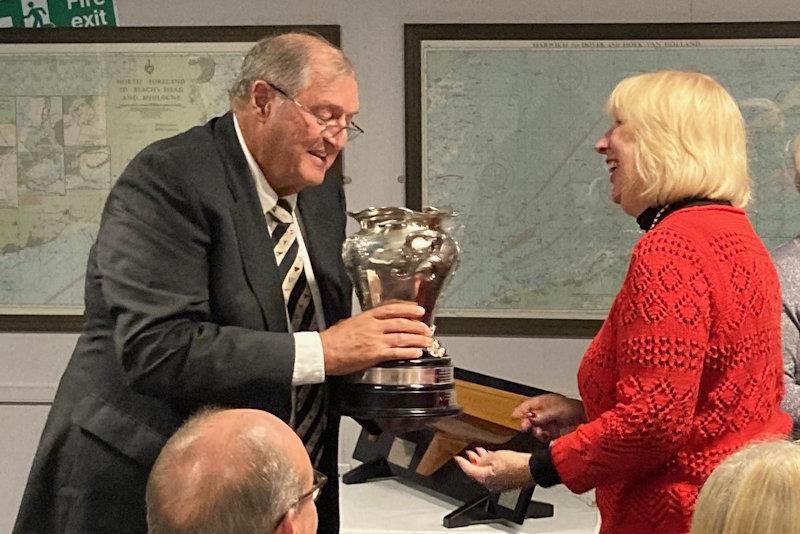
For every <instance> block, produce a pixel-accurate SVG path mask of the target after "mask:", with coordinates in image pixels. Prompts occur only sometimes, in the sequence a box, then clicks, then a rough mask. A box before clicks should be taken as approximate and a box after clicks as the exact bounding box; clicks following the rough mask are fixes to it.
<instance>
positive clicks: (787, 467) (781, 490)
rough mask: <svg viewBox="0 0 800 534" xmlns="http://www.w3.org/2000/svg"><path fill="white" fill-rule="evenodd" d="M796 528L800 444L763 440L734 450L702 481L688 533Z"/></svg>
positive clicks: (799, 523) (781, 532)
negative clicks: (703, 483)
mask: <svg viewBox="0 0 800 534" xmlns="http://www.w3.org/2000/svg"><path fill="white" fill-rule="evenodd" d="M799 530H800V444H799V443H797V442H793V441H783V440H776V441H766V442H762V443H757V444H754V445H750V446H747V447H745V448H744V449H742V450H740V451H738V452H736V453H734V454H732V455H731V456H729V457H728V458H727V459H726V460H725V461H723V462H722V463H721V464H720V465H719V466H717V468H716V469H715V470H714V471H713V472H712V473H711V476H710V477H709V478H708V480H707V481H706V483H705V485H703V489H702V490H701V491H700V497H699V498H698V500H697V507H696V508H695V511H694V518H693V519H692V530H691V534H761V533H763V534H792V533H795V532H798V531H799Z"/></svg>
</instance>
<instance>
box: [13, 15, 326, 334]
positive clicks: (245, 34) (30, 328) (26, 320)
mask: <svg viewBox="0 0 800 534" xmlns="http://www.w3.org/2000/svg"><path fill="white" fill-rule="evenodd" d="M290 31H311V32H314V33H316V34H318V35H321V36H322V37H324V38H326V39H327V40H329V41H330V42H332V43H333V44H335V45H337V46H338V45H339V44H340V34H341V32H340V26H339V25H268V26H174V27H169V26H165V27H113V28H110V27H99V28H81V29H75V28H48V29H45V30H42V29H28V28H7V29H3V30H2V31H0V52H2V51H8V50H16V49H15V47H17V48H18V45H20V44H25V45H26V50H31V54H32V55H33V54H35V53H36V51H37V49H39V48H40V49H41V50H40V52H41V51H45V50H47V49H48V47H52V46H53V45H54V44H61V43H71V44H84V43H86V44H91V45H94V44H103V43H115V44H120V43H121V44H123V45H124V43H131V44H132V45H134V46H135V45H136V44H141V43H155V44H158V45H159V50H160V51H167V52H169V51H170V50H175V51H176V53H177V52H178V51H179V47H180V46H181V45H186V44H200V45H205V44H208V50H209V51H213V50H214V46H215V44H216V45H219V44H220V43H222V44H226V43H229V44H236V43H248V45H249V44H251V43H255V42H256V41H257V40H259V39H261V38H262V37H264V36H266V35H271V34H278V33H286V32H290ZM31 45H33V46H31ZM39 45H40V46H39ZM171 45H173V46H174V48H172V49H171V48H170V46H171ZM246 49H247V47H245V48H244V49H243V51H244V52H246ZM1 75H2V74H0V76H1ZM231 81H232V80H231ZM141 148H144V146H142V147H139V149H141ZM334 166H335V167H336V168H338V170H339V172H341V171H342V162H341V158H339V159H338V160H337V161H336V163H335V164H334ZM116 178H117V176H112V177H111V180H112V183H113V181H115V180H116ZM9 308H10V306H8V307H6V308H5V309H3V307H0V332H79V331H80V330H81V329H82V328H83V324H84V316H83V312H82V309H74V310H72V309H70V310H66V311H59V312H58V313H50V312H49V311H48V309H47V308H43V307H40V306H31V305H24V304H21V305H14V307H13V308H11V309H12V311H11V312H8V311H7V310H8V309H9Z"/></svg>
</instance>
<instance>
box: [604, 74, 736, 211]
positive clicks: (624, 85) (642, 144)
mask: <svg viewBox="0 0 800 534" xmlns="http://www.w3.org/2000/svg"><path fill="white" fill-rule="evenodd" d="M607 110H608V113H609V115H610V116H611V117H612V118H613V119H614V120H615V121H619V122H621V123H623V124H628V125H630V126H631V127H632V129H633V130H634V132H635V135H636V140H637V145H636V146H637V150H636V167H637V171H638V173H639V176H640V177H641V180H642V183H641V184H639V187H637V188H636V189H638V192H639V195H640V197H641V198H642V200H644V201H646V202H647V204H648V205H649V206H659V205H661V206H663V205H665V204H668V203H670V202H674V201H676V200H680V199H683V198H689V197H702V198H712V199H720V200H728V201H730V202H731V203H732V204H733V205H734V206H738V207H744V206H745V205H747V202H748V201H749V200H750V184H749V182H750V180H749V177H748V174H747V150H746V141H745V130H744V119H743V118H742V114H741V112H740V111H739V108H738V106H737V105H736V102H734V100H733V98H732V97H731V95H730V94H728V92H727V91H726V90H725V89H724V88H723V87H722V86H721V85H720V84H719V83H717V82H716V81H715V80H714V79H712V78H711V77H709V76H706V75H705V74H700V73H697V72H680V71H673V70H662V71H657V72H650V73H645V74H639V75H637V76H632V77H630V78H626V79H624V80H622V81H621V82H619V84H618V85H617V87H616V88H615V89H614V91H613V92H612V93H611V96H610V97H609V98H608V104H607Z"/></svg>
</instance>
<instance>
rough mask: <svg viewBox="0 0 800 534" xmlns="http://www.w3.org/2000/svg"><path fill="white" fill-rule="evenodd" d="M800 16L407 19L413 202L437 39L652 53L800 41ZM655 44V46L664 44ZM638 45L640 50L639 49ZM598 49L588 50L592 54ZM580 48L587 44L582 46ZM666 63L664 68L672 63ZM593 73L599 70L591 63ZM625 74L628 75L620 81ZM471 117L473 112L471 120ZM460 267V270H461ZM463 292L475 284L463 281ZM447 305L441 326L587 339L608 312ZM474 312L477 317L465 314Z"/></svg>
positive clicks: (420, 188) (423, 187) (419, 181)
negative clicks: (705, 44)
mask: <svg viewBox="0 0 800 534" xmlns="http://www.w3.org/2000/svg"><path fill="white" fill-rule="evenodd" d="M798 38H800V22H732V23H665V24H660V23H659V24H652V23H632V24H406V25H404V40H405V43H404V50H405V59H404V62H405V65H404V68H405V142H406V146H405V164H406V175H405V193H406V205H407V206H408V207H409V208H411V209H421V208H422V207H423V204H424V203H425V198H426V196H427V184H426V183H424V182H423V174H424V171H423V165H424V163H425V162H423V157H425V155H426V153H427V152H426V148H427V147H424V146H423V143H424V142H425V135H424V132H423V124H424V123H425V119H426V115H425V114H426V112H427V109H426V107H425V105H424V104H425V103H424V101H423V99H424V98H425V91H424V87H423V85H422V84H423V83H424V80H425V75H426V73H425V72H423V64H424V62H423V60H422V59H423V58H422V56H423V48H424V47H425V46H426V44H428V43H434V44H435V42H437V41H464V42H465V48H464V50H469V49H472V48H471V47H470V46H469V44H470V43H475V42H481V41H520V42H525V41H530V42H534V41H597V42H601V41H640V42H642V43H643V45H642V48H641V52H642V53H647V52H648V46H647V42H655V41H664V40H686V41H715V40H736V41H737V42H744V43H745V47H746V46H747V44H746V43H747V41H748V40H752V41H753V43H755V42H756V41H758V40H764V39H798ZM649 50H651V51H653V52H655V51H656V50H657V48H655V47H653V48H650V49H649ZM637 51H639V50H638V49H637ZM591 52H592V50H586V53H587V54H590V53H591ZM578 53H580V50H578ZM669 67H670V65H669V64H664V65H663V66H661V68H669ZM586 75H587V76H591V70H590V69H587V74H586ZM622 77H624V76H621V77H620V79H621V78H622ZM467 119H468V118H467ZM457 275H458V273H456V276H457ZM460 290H469V286H463V287H462V288H460ZM460 312H461V310H459V309H453V310H441V309H440V310H439V311H438V312H437V317H436V324H437V332H440V333H443V334H449V335H468V336H469V335H475V336H520V337H576V338H587V337H592V336H593V335H594V334H596V333H597V331H598V330H599V328H600V326H601V325H602V323H603V319H602V318H559V317H555V318H554V317H552V315H550V314H547V313H542V314H541V316H537V313H538V312H537V310H526V309H517V310H511V311H509V312H507V313H506V312H504V313H503V316H501V317H499V316H498V314H496V313H495V314H492V313H488V312H487V313H486V315H485V316H480V315H479V314H478V315H476V314H475V310H464V312H465V313H463V314H462V313H460ZM465 315H469V316H465Z"/></svg>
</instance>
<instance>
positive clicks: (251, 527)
mask: <svg viewBox="0 0 800 534" xmlns="http://www.w3.org/2000/svg"><path fill="white" fill-rule="evenodd" d="M219 411H221V410H219V409H207V410H204V411H202V412H200V413H198V414H197V415H195V416H193V417H192V418H191V419H190V420H189V421H188V422H187V423H186V424H184V426H182V427H181V428H180V429H179V430H178V432H176V433H175V434H174V435H173V436H172V437H171V438H170V439H169V441H167V444H166V445H165V446H164V449H163V450H162V451H161V454H160V455H159V457H158V460H156V463H155V465H154V466H153V471H152V473H151V475H150V479H149V480H148V483H147V524H148V533H149V534H229V533H231V532H236V533H237V534H264V533H269V532H274V530H275V527H276V526H277V524H278V523H279V522H280V520H281V519H282V518H283V516H284V515H285V514H286V512H288V511H289V509H290V508H291V507H292V505H293V504H294V503H295V501H296V500H297V498H298V497H299V496H300V493H301V485H300V479H299V476H298V473H297V471H296V469H295V467H294V466H292V465H291V463H290V462H289V461H288V460H287V459H286V458H285V457H284V455H282V454H281V453H280V452H279V451H277V450H276V448H275V447H274V441H273V440H271V439H270V437H269V436H268V435H267V430H266V429H265V428H263V427H255V428H249V429H247V430H244V431H243V432H242V433H241V434H239V435H238V436H236V438H235V439H234V440H233V442H232V443H230V447H229V449H228V450H227V451H226V454H225V460H224V462H223V463H224V464H225V465H212V464H211V463H210V462H208V461H205V462H201V461H199V459H200V458H202V457H203V452H202V451H201V450H199V449H200V448H199V447H197V446H196V440H197V438H198V437H199V436H200V434H201V431H202V425H203V423H204V421H206V420H207V419H208V418H210V417H211V416H213V415H215V414H217V413H218V412H219ZM206 460H207V459H206ZM209 467H210V468H211V469H209ZM176 483H177V484H176Z"/></svg>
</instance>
